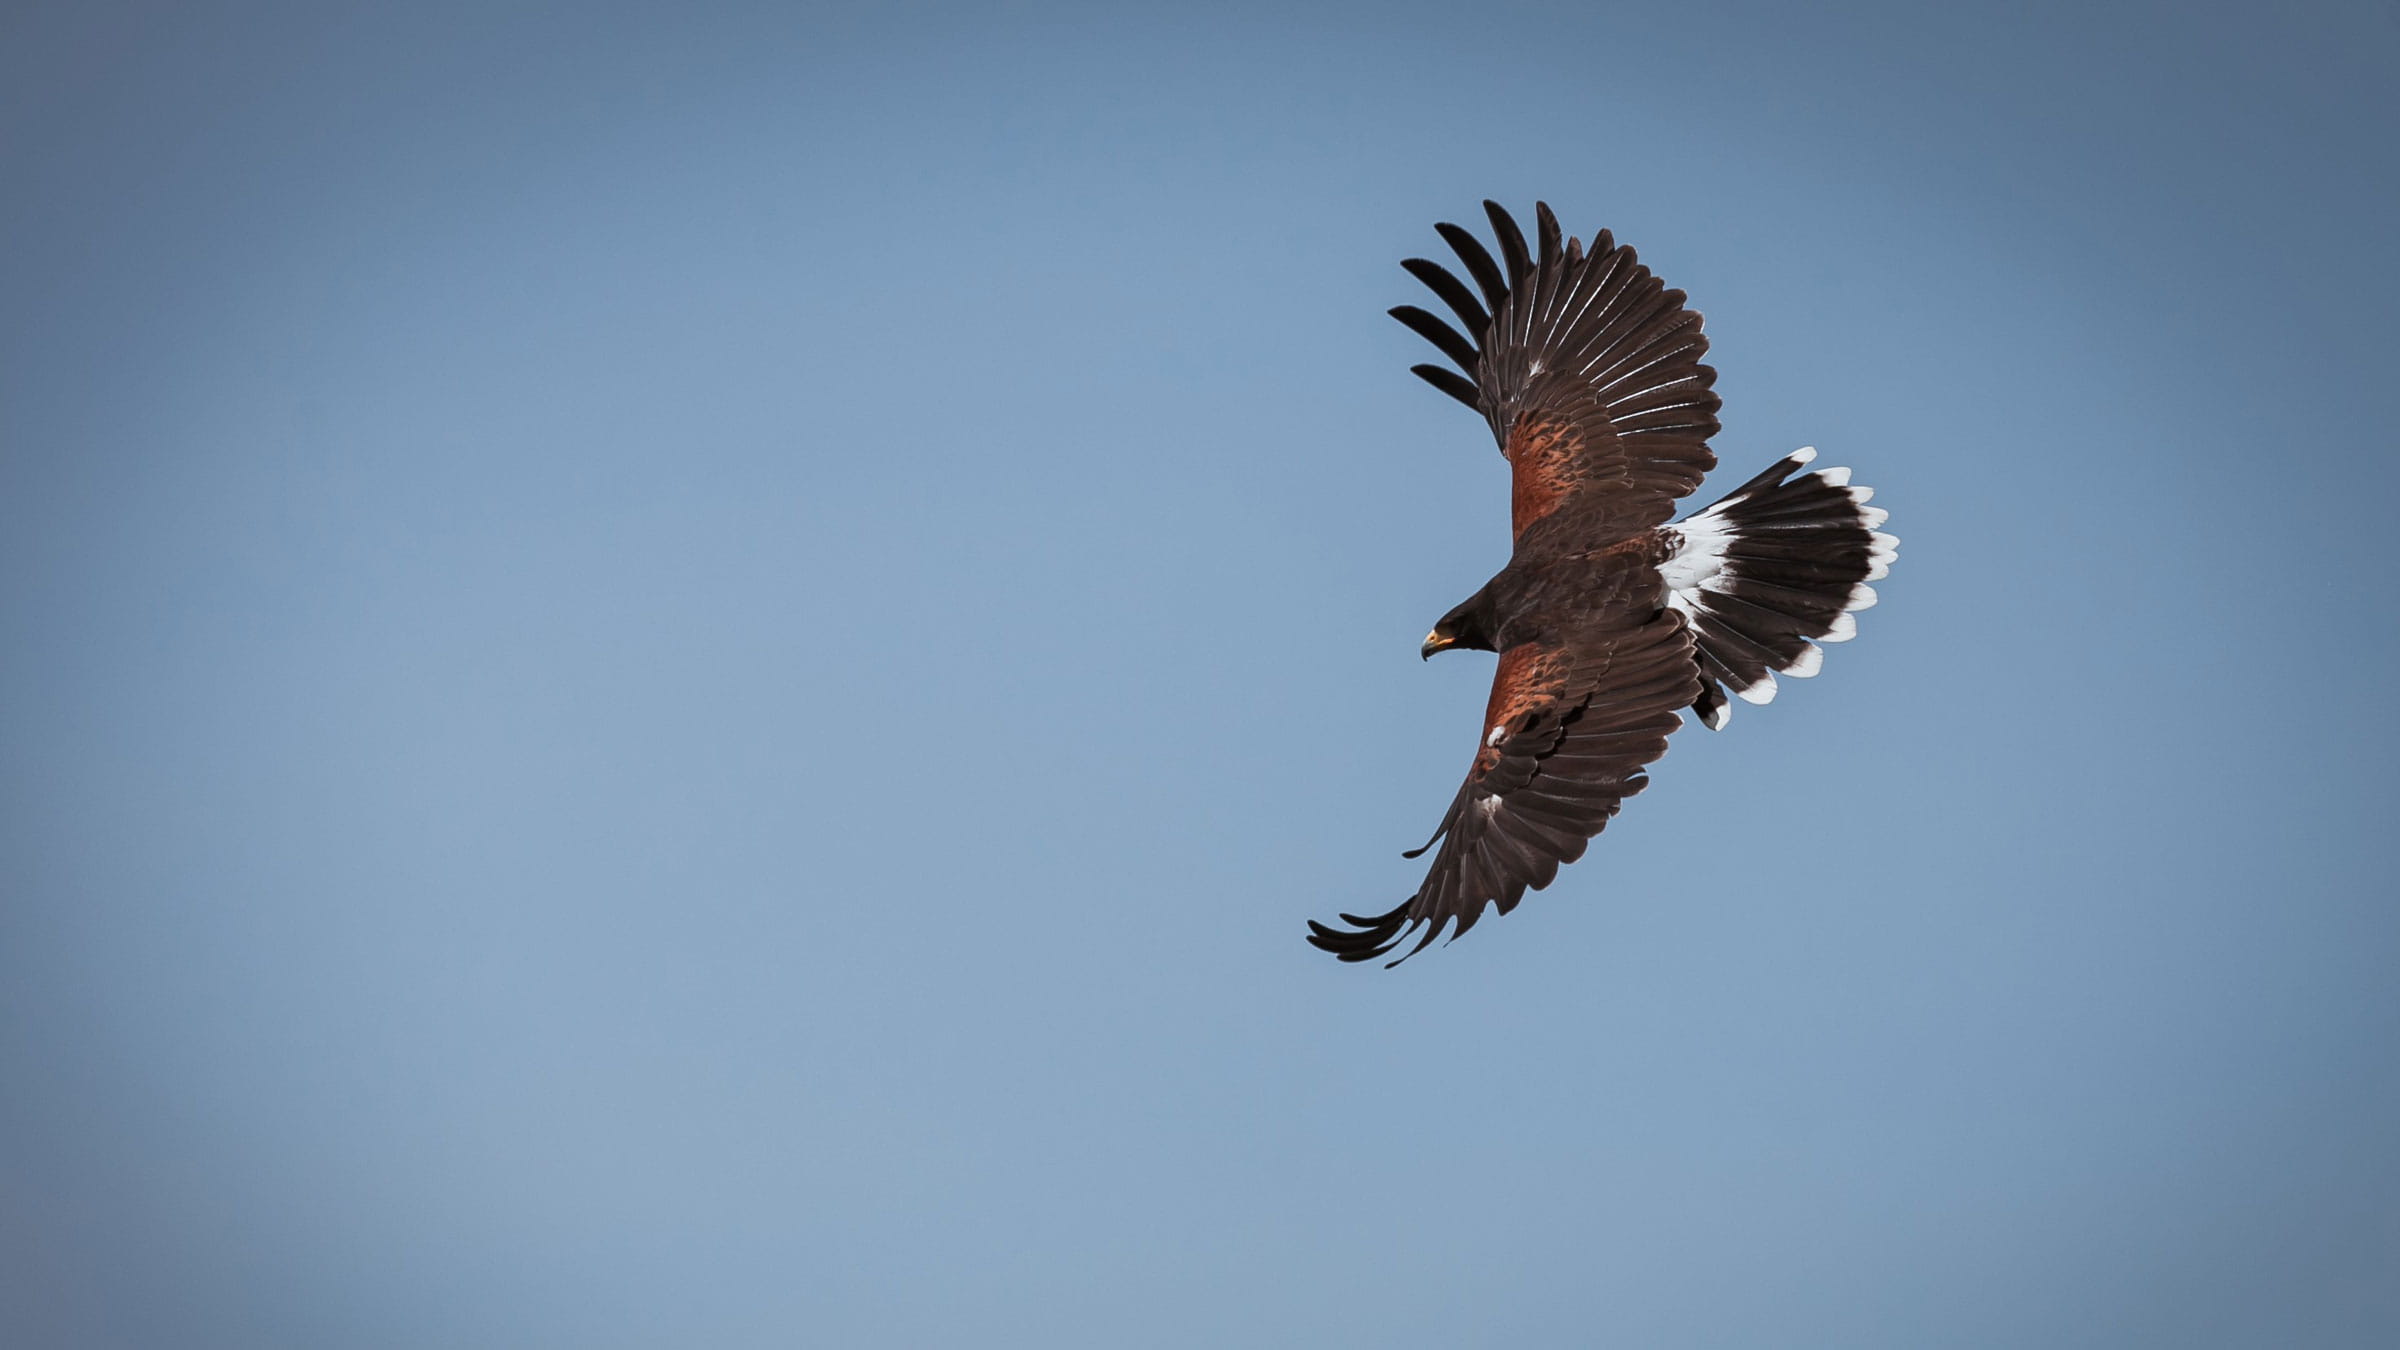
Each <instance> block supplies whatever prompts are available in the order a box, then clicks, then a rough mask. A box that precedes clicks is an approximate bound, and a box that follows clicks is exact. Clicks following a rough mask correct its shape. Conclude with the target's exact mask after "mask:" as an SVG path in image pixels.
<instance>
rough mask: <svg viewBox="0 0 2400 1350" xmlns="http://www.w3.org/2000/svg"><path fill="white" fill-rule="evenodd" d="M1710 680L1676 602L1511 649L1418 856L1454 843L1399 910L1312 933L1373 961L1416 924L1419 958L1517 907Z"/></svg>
mask: <svg viewBox="0 0 2400 1350" xmlns="http://www.w3.org/2000/svg"><path fill="white" fill-rule="evenodd" d="M1699 691H1700V678H1699V667H1698V665H1697V663H1696V662H1695V661H1694V659H1693V656H1692V637H1691V633H1690V632H1689V630H1687V629H1686V628H1685V627H1684V624H1683V619H1682V617H1681V615H1679V614H1677V613H1676V612H1675V611H1673V610H1667V611H1663V612H1660V613H1658V614H1657V616H1656V617H1655V618H1651V619H1650V620H1649V621H1647V622H1645V623H1641V624H1639V625H1638V626H1627V627H1623V628H1621V629H1618V630H1616V631H1606V632H1590V633H1584V634H1579V635H1577V636H1575V637H1573V638H1571V639H1570V640H1568V641H1566V642H1565V643H1562V644H1559V645H1556V646H1543V645H1537V644H1532V643H1527V644H1521V645H1519V646H1516V647H1512V648H1510V649H1509V650H1508V651H1506V652H1504V653H1502V654H1501V658H1500V666H1499V669H1498V670H1497V671H1496V672H1495V673H1494V676H1493V681H1492V696H1491V701H1490V703H1489V704H1488V705H1487V707H1486V712H1485V718H1484V727H1483V732H1482V736H1481V739H1480V743H1479V744H1478V745H1477V746H1476V750H1475V760H1474V764H1473V766H1472V767H1471V768H1470V769H1469V770H1468V772H1467V780H1466V782H1465V783H1463V784H1461V785H1460V787H1459V790H1458V795H1457V796H1456V797H1455V798H1453V799H1452V800H1451V803H1450V809H1449V811H1448V812H1447V813H1445V814H1444V815H1443V817H1442V824H1441V828H1440V829H1438V830H1437V831H1435V832H1434V837H1433V839H1432V840H1429V841H1427V843H1426V845H1425V848H1421V849H1418V850H1416V852H1415V853H1412V854H1410V855H1409V856H1411V857H1415V856H1419V855H1421V854H1423V853H1424V852H1425V850H1426V849H1430V848H1432V847H1433V846H1434V844H1435V843H1437V842H1438V843H1439V844H1440V845H1441V848H1440V851H1439V852H1437V853H1435V854H1434V859H1433V864H1432V866H1431V867H1429V868H1428V869H1427V870H1426V874H1425V880H1424V882H1423V884H1421V885H1420V886H1419V887H1418V888H1417V892H1416V894H1414V895H1412V896H1410V897H1409V898H1408V899H1407V900H1406V901H1404V902H1403V903H1402V904H1401V905H1400V906H1399V907H1398V908H1396V909H1394V910H1392V911H1390V912H1389V913H1386V914H1379V915H1375V916H1372V917H1365V918H1362V917H1359V916H1357V915H1352V914H1344V915H1342V916H1341V917H1342V920H1343V922H1345V923H1347V924H1350V925H1352V927H1351V928H1348V929H1341V928H1335V927H1332V926H1329V925H1326V924H1321V923H1317V922H1314V921H1311V922H1310V924H1309V929H1310V932H1309V939H1308V940H1309V941H1310V942H1311V943H1313V944H1315V945H1316V946H1317V947H1319V948H1321V949H1323V950H1325V951H1329V952H1332V953H1333V954H1334V955H1336V956H1339V957H1340V958H1341V959H1343V960H1344V961H1370V960H1373V959H1375V958H1377V957H1380V956H1384V955H1387V954H1389V953H1390V952H1391V951H1393V950H1394V949H1395V948H1397V947H1399V946H1400V945H1401V944H1402V943H1403V942H1406V941H1408V939H1409V938H1410V936H1411V935H1412V934H1413V935H1415V936H1416V941H1415V943H1414V945H1412V946H1411V947H1410V948H1409V949H1408V951H1407V952H1406V953H1405V954H1404V955H1402V956H1401V957H1400V958H1399V960H1406V959H1407V958H1408V957H1409V956H1414V955H1415V954H1416V953H1418V952H1420V951H1422V950H1424V949H1425V948H1426V947H1427V946H1428V945H1430V944H1431V943H1432V942H1433V940H1434V939H1435V938H1438V937H1440V936H1441V935H1442V934H1443V932H1444V931H1449V932H1450V933H1451V936H1452V937H1453V938H1455V937H1457V936H1459V935H1460V934H1463V933H1465V932H1466V931H1467V930H1468V929H1470V928H1472V927H1474V926H1475V924H1476V922H1477V921H1478V920H1479V919H1481V918H1482V917H1483V914H1484V911H1485V910H1486V909H1488V908H1492V907H1497V908H1498V909H1499V911H1500V912H1501V913H1503V914H1506V913H1507V912H1509V911H1510V910H1512V909H1514V908H1516V907H1517V904H1518V902H1519V901H1521V900H1522V899H1524V896H1525V892H1526V891H1527V890H1540V889H1541V888H1543V887H1544V886H1547V885H1549V884H1550V882H1551V880H1552V879H1553V878H1555V877H1556V876H1557V875H1558V869H1559V867H1560V865H1561V864H1564V863H1570V862H1573V861H1575V860H1576V859H1577V858H1580V857H1582V856H1583V851H1584V848H1585V846H1586V845H1587V844H1588V843H1589V842H1590V841H1591V838H1592V836H1594V835H1596V834H1598V833H1600V831H1601V830H1602V829H1603V828H1604V827H1606V826H1607V824H1608V822H1609V820H1610V818H1612V817H1613V816H1615V815H1616V813H1617V810H1618V808H1619V807H1620V806H1622V805H1623V804H1624V801H1625V799H1626V798H1628V797H1631V796H1633V795H1634V794H1635V793H1637V792H1640V791H1641V790H1642V789H1643V788H1644V787H1646V786H1648V785H1649V777H1648V775H1647V774H1645V773H1644V772H1643V770H1644V769H1645V768H1646V767H1647V766H1648V765H1650V764H1651V763H1652V762H1653V761H1655V760H1657V759H1658V757H1659V756H1661V755H1663V754H1665V753H1666V750H1667V737H1668V736H1669V735H1670V734H1671V733H1673V731H1674V730H1675V728H1676V727H1677V726H1679V725H1681V724H1682V719H1681V718H1680V717H1679V716H1678V715H1677V714H1678V710H1679V709H1681V708H1683V707H1685V706H1687V705H1688V704H1690V703H1691V701H1692V700H1693V699H1694V698H1696V697H1698V695H1699ZM1399 960H1396V961H1394V962H1393V963H1392V964H1394V965H1397V964H1399Z"/></svg>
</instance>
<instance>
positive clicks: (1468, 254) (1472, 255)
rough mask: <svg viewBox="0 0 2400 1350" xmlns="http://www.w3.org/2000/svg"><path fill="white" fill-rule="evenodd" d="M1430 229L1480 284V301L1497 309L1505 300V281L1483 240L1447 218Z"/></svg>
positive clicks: (1494, 310)
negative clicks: (1481, 292) (1447, 245)
mask: <svg viewBox="0 0 2400 1350" xmlns="http://www.w3.org/2000/svg"><path fill="white" fill-rule="evenodd" d="M1433 230H1434V233H1436V234H1438V235H1440V236H1441V237H1442V240H1443V242H1445V243H1447V244H1449V245H1450V248H1451V250H1452V251H1453V252H1455V253H1457V254H1458V260H1459V261H1460V262H1462V263H1465V264H1466V265H1467V274H1468V275H1469V276H1472V277H1474V278H1475V284H1476V285H1478V286H1481V287H1482V288H1483V303H1484V304H1485V305H1486V306H1487V307H1489V308H1490V310H1491V311H1492V312H1493V313H1495V314H1497V313H1499V312H1500V306H1501V305H1502V304H1504V303H1506V302H1507V300H1508V282H1507V280H1506V279H1505V278H1503V277H1502V276H1501V275H1500V264H1498V263H1496V262H1493V261H1492V255H1491V254H1490V253H1488V252H1486V251H1485V250H1484V247H1483V241H1482V240H1480V239H1477V238H1476V237H1475V236H1474V235H1472V234H1470V233H1468V232H1467V231H1466V230H1464V229H1462V228H1460V227H1459V226H1456V225H1453V224H1451V223H1450V222H1449V221H1446V220H1445V221H1443V222H1442V223H1441V224H1439V225H1436V226H1434V227H1433Z"/></svg>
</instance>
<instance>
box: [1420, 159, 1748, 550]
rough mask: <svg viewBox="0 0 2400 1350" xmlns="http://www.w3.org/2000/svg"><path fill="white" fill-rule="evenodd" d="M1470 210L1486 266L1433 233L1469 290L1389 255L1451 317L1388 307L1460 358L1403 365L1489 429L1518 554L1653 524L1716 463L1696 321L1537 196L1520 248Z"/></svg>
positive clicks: (1614, 248) (1672, 296)
mask: <svg viewBox="0 0 2400 1350" xmlns="http://www.w3.org/2000/svg"><path fill="white" fill-rule="evenodd" d="M1483 209H1484V211H1485V213H1486V214H1487V215H1489V216H1490V217H1491V222H1492V231H1493V234H1494V235H1495V236H1496V238H1497V239H1498V241H1499V245H1500V257H1499V258H1498V259H1497V260H1495V259H1494V258H1493V257H1492V255H1491V254H1490V252H1489V251H1487V250H1486V249H1485V248H1484V247H1483V245H1482V244H1481V243H1480V242H1478V241H1477V240H1476V238H1475V236H1473V235H1472V234H1469V233H1468V232H1467V231H1465V230H1463V229H1460V228H1459V227H1458V226H1456V225H1450V224H1443V225H1437V226H1435V227H1434V228H1435V229H1437V230H1439V231H1440V232H1441V235H1442V238H1443V239H1444V240H1446V241H1448V242H1449V244H1450V246H1451V248H1452V249H1454V250H1456V252H1457V253H1458V256H1459V261H1460V262H1461V263H1462V264H1464V265H1465V267H1466V270H1467V274H1468V275H1469V276H1471V277H1473V278H1474V280H1475V283H1476V287H1477V288H1478V289H1480V291H1481V292H1482V294H1481V295H1480V297H1479V296H1478V295H1477V294H1476V293H1475V291H1472V290H1469V289H1468V287H1467V286H1466V284H1465V283H1463V282H1461V281H1460V280H1459V279H1458V278H1457V277H1455V276H1453V275H1452V274H1451V273H1450V272H1448V271H1446V270H1445V269H1443V268H1442V267H1441V266H1440V265H1439V264H1436V263H1432V262H1428V261H1426V260H1425V259H1422V258H1411V259H1409V260H1408V261H1407V262H1405V263H1403V264H1402V266H1404V267H1406V268H1407V269H1408V271H1409V272H1410V274H1411V275H1413V276H1415V277H1416V278H1417V279H1418V280H1420V281H1423V282H1424V283H1425V284H1426V285H1427V286H1428V287H1430V288H1431V289H1432V290H1433V293H1434V294H1435V295H1437V296H1439V297H1440V298H1441V299H1442V302H1443V303H1444V304H1446V305H1448V306H1449V307H1450V310H1451V312H1452V313H1453V314H1455V315H1457V316H1458V323H1459V325H1460V326H1459V327H1457V328H1453V327H1452V326H1451V325H1450V324H1448V323H1446V322H1444V321H1443V320H1442V319H1440V318H1438V317H1436V316H1434V315H1433V314H1430V313H1428V312H1426V311H1425V310H1422V309H1419V308H1417V307H1415V306H1413V305H1403V306H1401V307H1400V308H1398V309H1395V310H1393V311H1392V317H1394V318H1396V319H1398V320H1400V321H1401V322H1402V323H1405V324H1407V325H1408V326H1409V327H1410V328H1411V329H1414V330H1415V331H1416V332H1418V333H1419V334H1421V335H1423V336H1424V337H1425V338H1426V339H1427V340H1428V341H1430V342H1432V343H1433V344H1434V345H1435V346H1436V347H1439V348H1441V349H1442V353H1443V354H1444V355H1446V356H1448V357H1449V358H1450V359H1451V360H1452V361H1454V362H1456V363H1458V368H1459V369H1458V371H1455V372H1454V371H1450V370H1445V369H1443V368H1442V367H1440V366H1433V365H1422V366H1417V367H1415V370H1416V373H1417V374H1419V375H1421V376H1423V377H1424V378H1425V379H1426V381H1427V382H1429V383H1431V384H1432V385H1433V386H1434V387H1435V388H1437V389H1440V390H1441V391H1442V392H1444V393H1446V394H1449V395H1450V396H1451V397H1453V398H1456V399H1458V400H1459V401H1460V402H1462V403H1465V404H1467V405H1468V406H1470V407H1472V408H1474V409H1475V410H1476V411H1478V412H1480V413H1482V414H1483V415H1484V418H1485V419H1486V420H1487V421H1489V422H1490V423H1491V427H1492V435H1493V436H1494V438H1496V439H1497V440H1498V441H1499V443H1500V450H1501V453H1502V454H1504V455H1506V456H1507V457H1508V461H1509V465H1510V474H1511V477H1512V479H1513V490H1512V491H1511V493H1510V516H1511V527H1512V533H1513V537H1514V538H1515V539H1516V540H1517V551H1518V555H1519V556H1520V557H1523V556H1531V555H1539V554H1545V553H1570V552H1585V551H1591V550H1595V549H1600V548H1605V547H1607V546H1608V545H1610V544H1613V543H1617V542H1620V541H1622V540H1625V539H1629V538H1632V537H1633V536H1634V535H1636V534H1639V533H1641V532H1642V531H1644V530H1648V529H1651V528H1653V527H1655V526H1659V525H1663V524H1665V523H1666V521H1667V518H1668V517H1669V516H1670V515H1672V514H1673V513H1674V503H1675V500H1676V499H1677V498H1679V497H1682V496H1684V495H1685V494H1687V493H1689V492H1690V491H1691V490H1692V489H1693V488H1696V487H1698V486H1699V485H1700V479H1701V478H1702V476H1704V475H1705V474H1707V472H1708V471H1709V470H1710V469H1712V468H1714V467H1716V462H1717V460H1716V456H1715V455H1714V454H1713V453H1711V452H1710V450H1709V448H1708V438H1709V437H1711V436H1714V435H1715V434H1716V433H1717V396H1716V394H1715V393H1714V392H1713V391H1712V389H1711V386H1712V385H1713V384H1715V382H1716V378H1717V373H1716V371H1715V370H1713V369H1711V368H1710V367H1708V366H1706V365H1703V364H1701V361H1700V358H1701V357H1702V356H1703V355H1704V354H1706V352H1707V351H1708V338H1707V337H1706V336H1704V335H1703V334H1702V333H1701V331H1700V315H1699V314H1698V313H1696V312H1694V311H1692V310H1688V309H1685V308H1684V307H1683V300H1684V296H1683V292H1681V291H1674V290H1668V289H1667V288H1666V286H1665V284H1664V283H1662V282H1660V281H1659V279H1658V278H1657V277H1655V276H1652V275H1651V273H1650V269H1649V268H1647V267H1644V266H1642V264H1641V262H1640V261H1639V260H1638V259H1636V258H1635V257H1634V253H1633V250H1632V249H1630V248H1627V247H1624V246H1623V245H1620V244H1618V243H1617V242H1616V241H1615V240H1614V239H1612V238H1611V237H1610V236H1609V233H1608V231H1606V230H1602V231H1601V232H1600V234H1599V235H1598V236H1597V237H1596V238H1594V239H1593V241H1592V249H1591V252H1590V253H1588V254H1586V253H1585V252H1584V251H1583V247H1582V245H1581V243H1579V242H1578V241H1576V240H1574V239H1566V240H1564V241H1562V240H1561V239H1560V237H1559V229H1558V220H1557V218H1556V217H1555V216H1553V215H1551V213H1550V208H1549V206H1547V205H1546V204H1542V203H1536V204H1535V205H1534V217H1535V227H1536V228H1535V233H1536V237H1537V240H1538V242H1537V245H1536V247H1535V249H1534V250H1533V251H1532V252H1530V253H1529V252H1528V250H1527V248H1526V244H1525V237H1524V234H1523V233H1522V232H1521V231H1520V230H1519V229H1518V228H1517V223H1516V221H1514V220H1513V219H1511V218H1510V217H1509V214H1508V213H1507V212H1506V211H1503V210H1502V209H1500V207H1499V206H1498V205H1496V204H1494V203H1492V202H1485V203H1484V204H1483ZM1462 330H1463V331H1462ZM1462 372H1463V375H1462ZM1545 522H1547V523H1545ZM1536 527H1539V528H1538V529H1537V528H1536ZM1529 530H1532V531H1533V533H1532V534H1531V535H1530V536H1529V535H1528V533H1527V532H1528V531H1529Z"/></svg>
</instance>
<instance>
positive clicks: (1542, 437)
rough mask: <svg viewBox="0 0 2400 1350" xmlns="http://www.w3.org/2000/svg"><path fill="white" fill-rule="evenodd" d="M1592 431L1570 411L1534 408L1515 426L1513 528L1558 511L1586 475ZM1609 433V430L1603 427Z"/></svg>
mask: <svg viewBox="0 0 2400 1350" xmlns="http://www.w3.org/2000/svg"><path fill="white" fill-rule="evenodd" d="M1589 434H1590V433H1589V432H1588V431H1587V430H1586V429H1585V428H1583V427H1579V426H1577V425H1576V424H1575V423H1574V422H1573V421H1572V420H1569V419H1567V418H1564V417H1550V416H1544V415H1542V414H1540V413H1529V414H1527V415H1525V416H1522V417H1519V418H1518V419H1517V424H1516V425H1515V426H1514V427H1512V428H1510V429H1509V433H1508V444H1507V446H1505V447H1504V451H1505V453H1506V454H1507V456H1508V467H1509V494H1508V510H1509V534H1510V537H1511V538H1515V537H1516V536H1518V535H1521V534H1523V533H1525V527H1526V526H1528V525H1531V524H1532V523H1534V522H1535V521H1537V520H1540V519H1542V518H1543V517H1545V516H1547V515H1549V514H1550V513H1552V512H1554V511H1556V510H1557V509H1558V508H1559V505H1560V504H1561V503H1563V502H1564V501H1566V499H1567V496H1568V494H1570V493H1572V492H1573V491H1574V490H1575V488H1576V485H1577V484H1578V483H1579V482H1580V481H1581V479H1582V473H1581V471H1580V470H1581V465H1582V462H1583V460H1584V459H1585V457H1586V456H1587V455H1588V453H1589V447H1588V446H1587V445H1586V444H1585V439H1586V437H1587V436H1588V435H1589ZM1603 434H1605V433H1603Z"/></svg>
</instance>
